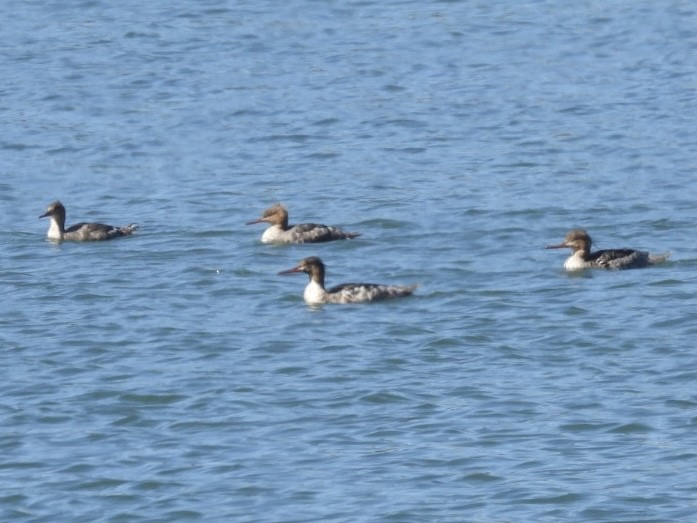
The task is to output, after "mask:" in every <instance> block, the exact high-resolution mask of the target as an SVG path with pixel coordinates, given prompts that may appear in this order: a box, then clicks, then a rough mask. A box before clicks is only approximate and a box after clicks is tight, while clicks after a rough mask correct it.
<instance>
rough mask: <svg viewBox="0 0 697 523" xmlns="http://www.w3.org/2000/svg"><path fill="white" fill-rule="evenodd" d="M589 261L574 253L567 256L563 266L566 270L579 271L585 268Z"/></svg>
mask: <svg viewBox="0 0 697 523" xmlns="http://www.w3.org/2000/svg"><path fill="white" fill-rule="evenodd" d="M588 266H589V263H588V262H587V261H585V260H584V259H583V258H582V257H581V255H580V254H578V255H577V254H574V255H572V256H569V258H568V259H567V260H566V261H565V262H564V268H565V269H566V270H567V271H580V270H582V269H586V268H587V267H588Z"/></svg>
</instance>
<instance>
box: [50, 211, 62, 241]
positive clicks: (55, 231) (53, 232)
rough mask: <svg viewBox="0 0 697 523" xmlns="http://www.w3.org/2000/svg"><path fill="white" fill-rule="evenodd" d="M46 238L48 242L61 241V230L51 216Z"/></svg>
mask: <svg viewBox="0 0 697 523" xmlns="http://www.w3.org/2000/svg"><path fill="white" fill-rule="evenodd" d="M46 236H47V237H48V238H49V239H50V240H62V239H63V233H62V232H61V228H60V226H59V225H58V222H57V221H56V219H55V218H54V217H53V216H51V225H50V226H49V228H48V233H47V235H46Z"/></svg>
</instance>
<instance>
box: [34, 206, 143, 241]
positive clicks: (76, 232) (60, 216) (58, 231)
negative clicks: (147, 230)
mask: <svg viewBox="0 0 697 523" xmlns="http://www.w3.org/2000/svg"><path fill="white" fill-rule="evenodd" d="M47 216H48V217H50V218H51V225H50V226H49V228H48V234H47V236H48V239H49V240H56V241H98V240H111V239H112V238H118V237H119V236H129V235H130V234H133V231H135V230H136V228H137V227H138V226H137V225H136V224H135V223H131V224H130V225H126V226H125V227H113V226H111V225H104V224H102V223H77V224H75V225H72V226H70V227H68V228H67V229H66V228H65V207H63V204H62V203H61V202H59V201H55V202H53V203H52V204H51V205H49V206H48V209H47V210H46V212H45V213H43V214H42V215H41V216H39V218H46V217H47Z"/></svg>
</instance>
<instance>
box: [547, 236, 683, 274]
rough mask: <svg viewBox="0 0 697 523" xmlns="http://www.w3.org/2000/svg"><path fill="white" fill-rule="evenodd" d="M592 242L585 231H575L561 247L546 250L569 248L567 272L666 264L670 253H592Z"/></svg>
mask: <svg viewBox="0 0 697 523" xmlns="http://www.w3.org/2000/svg"><path fill="white" fill-rule="evenodd" d="M591 245H592V240H591V237H590V235H589V234H588V233H587V232H586V231H585V230H583V229H573V230H571V231H569V232H568V233H566V236H565V237H564V241H563V242H562V243H560V244H559V245H548V246H547V247H545V249H564V248H569V249H571V251H572V254H571V256H570V257H569V258H567V260H566V262H564V268H565V269H566V270H567V271H577V270H582V269H614V270H620V269H638V268H642V267H649V266H651V265H657V264H659V263H663V262H665V261H666V260H667V259H668V257H669V256H670V253H666V254H649V253H648V252H645V251H637V250H634V249H605V250H602V251H595V252H591Z"/></svg>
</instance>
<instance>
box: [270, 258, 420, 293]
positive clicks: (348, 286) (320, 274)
mask: <svg viewBox="0 0 697 523" xmlns="http://www.w3.org/2000/svg"><path fill="white" fill-rule="evenodd" d="M295 272H304V273H307V274H308V275H309V276H310V283H308V284H307V287H305V292H304V293H303V298H304V299H305V302H306V303H307V304H308V305H320V304H322V303H361V302H366V301H378V300H385V299H388V298H401V297H403V296H409V295H411V294H412V293H413V292H414V289H416V287H417V286H416V285H381V284H377V283H342V284H341V285H337V286H336V287H332V288H331V289H329V290H327V289H325V288H324V263H322V260H320V259H319V258H318V257H317V256H310V257H309V258H305V259H303V260H301V261H300V263H299V264H298V265H296V266H295V267H293V268H292V269H288V270H286V271H281V272H279V273H278V274H292V273H295Z"/></svg>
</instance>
